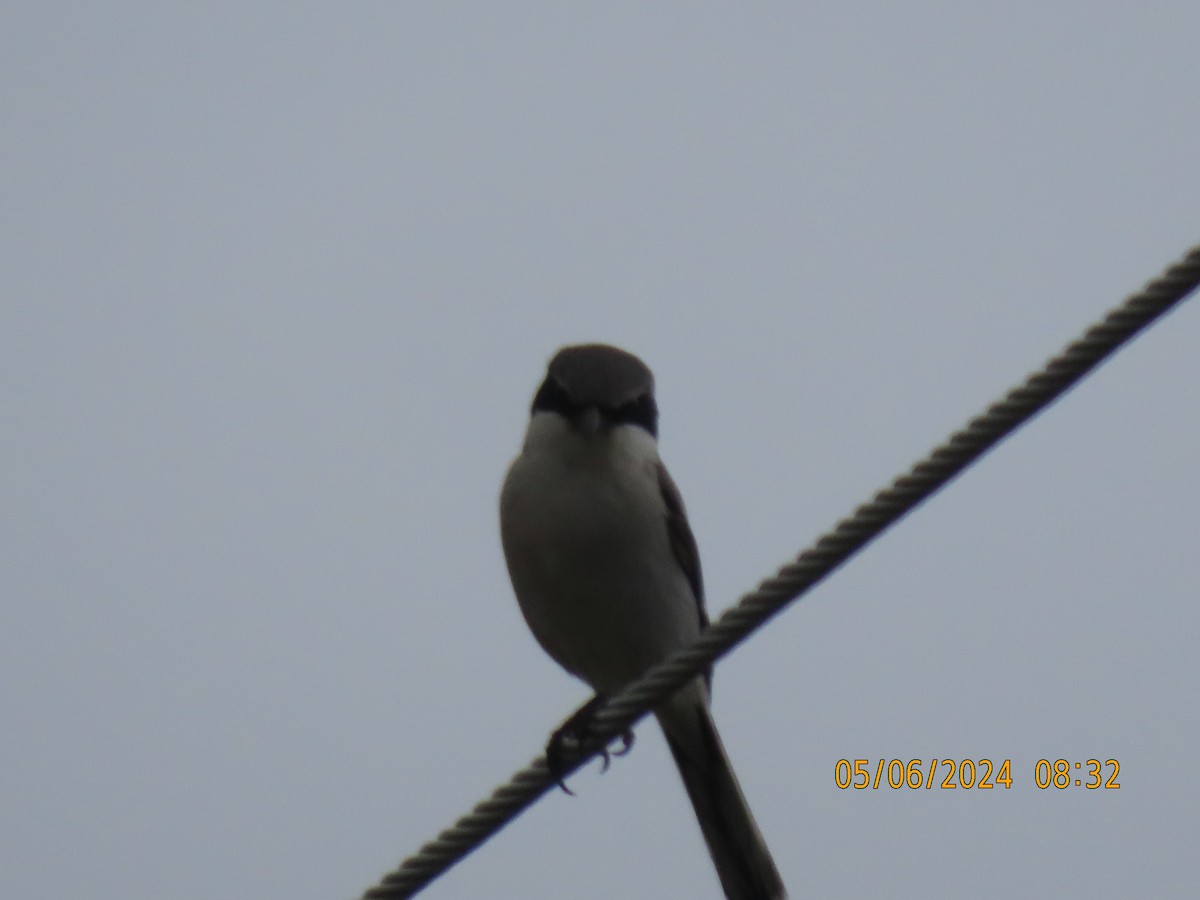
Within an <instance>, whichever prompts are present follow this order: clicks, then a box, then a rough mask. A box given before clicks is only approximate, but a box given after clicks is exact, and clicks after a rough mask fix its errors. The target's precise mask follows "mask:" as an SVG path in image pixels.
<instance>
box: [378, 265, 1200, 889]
mask: <svg viewBox="0 0 1200 900" xmlns="http://www.w3.org/2000/svg"><path fill="white" fill-rule="evenodd" d="M1198 284H1200V246H1197V247H1193V248H1192V249H1191V250H1190V251H1188V253H1187V254H1186V255H1185V256H1184V257H1183V258H1182V259H1181V260H1180V261H1179V262H1177V263H1176V264H1175V265H1173V266H1171V267H1170V268H1169V269H1168V270H1167V271H1166V272H1164V273H1163V274H1162V276H1160V277H1159V278H1158V279H1156V280H1155V281H1152V282H1151V283H1150V284H1148V285H1147V286H1146V287H1145V288H1144V289H1143V290H1142V291H1140V292H1139V293H1137V294H1134V295H1133V296H1131V297H1129V298H1128V299H1127V300H1126V301H1125V302H1124V303H1123V304H1122V305H1121V306H1119V307H1118V308H1116V309H1114V310H1113V311H1112V312H1110V313H1109V314H1108V315H1107V316H1105V317H1104V319H1103V320H1102V321H1101V322H1099V323H1098V324H1096V325H1094V326H1092V327H1091V328H1089V329H1088V330H1087V331H1086V332H1084V334H1083V336H1082V337H1080V338H1079V339H1078V340H1076V341H1074V342H1073V343H1071V344H1070V345H1068V346H1067V348H1066V349H1065V350H1063V352H1062V353H1060V354H1059V355H1058V356H1056V357H1054V358H1053V359H1051V360H1050V361H1049V362H1048V363H1046V365H1045V366H1044V367H1043V368H1042V369H1041V370H1040V371H1038V372H1036V373H1034V374H1033V375H1030V376H1029V377H1028V378H1027V379H1026V380H1025V382H1024V383H1023V384H1021V385H1020V386H1018V387H1016V388H1013V389H1012V390H1011V391H1009V392H1008V394H1007V395H1006V396H1005V397H1004V398H1003V399H1002V400H999V401H997V402H996V403H993V404H992V405H991V406H989V407H988V408H987V410H986V411H985V412H984V413H982V414H981V415H979V416H977V417H975V418H974V419H972V420H971V421H970V422H968V423H967V425H966V426H965V427H964V428H962V429H961V430H959V431H957V432H955V433H954V434H953V435H951V436H950V438H949V439H948V440H947V441H946V442H945V443H943V444H941V445H940V446H938V447H936V448H935V449H934V450H933V451H932V452H931V453H930V454H929V455H928V456H926V457H925V458H924V459H923V460H921V461H920V462H918V463H917V464H916V465H914V466H913V467H912V468H911V469H910V470H909V471H908V472H907V473H905V474H904V475H901V476H900V477H899V478H897V479H896V480H895V481H893V482H892V484H891V485H890V486H889V487H887V488H885V489H883V490H881V491H879V493H877V494H876V495H875V496H874V497H873V498H872V499H871V500H870V501H868V502H867V503H864V504H863V505H861V506H859V507H858V509H856V510H855V511H854V512H853V513H852V514H851V515H850V516H848V517H847V518H845V519H843V520H842V521H840V522H838V523H837V525H836V526H834V528H833V530H832V531H829V532H827V533H826V534H824V535H822V536H821V537H820V538H819V539H818V540H817V542H816V544H814V545H813V546H812V547H810V548H809V549H807V550H805V551H804V552H802V553H801V554H800V555H799V556H798V557H796V559H795V560H793V561H792V562H790V563H787V564H786V565H785V566H783V568H781V569H780V570H779V571H778V572H777V573H776V574H775V575H774V576H772V577H770V578H768V579H766V580H765V581H763V582H762V583H761V584H760V585H759V586H758V588H757V589H756V590H754V591H752V592H751V593H749V594H747V595H745V596H744V597H743V598H742V599H741V601H740V602H739V603H738V604H737V605H736V606H734V607H732V608H731V609H729V610H728V611H727V612H726V613H725V614H724V615H722V616H721V618H720V619H718V620H717V621H716V622H714V623H713V624H712V625H711V626H710V627H709V628H708V629H707V630H705V631H704V633H703V634H702V635H701V636H700V638H699V640H697V641H696V642H695V643H693V644H691V645H690V646H689V647H686V648H685V649H683V650H681V651H679V652H678V653H675V654H674V655H672V656H671V657H670V658H669V659H667V660H666V661H664V662H662V663H660V664H659V665H656V666H654V667H653V668H652V669H650V670H649V671H648V672H647V673H646V674H645V675H644V676H643V677H641V678H639V679H638V680H637V681H635V682H633V683H632V684H630V685H628V686H627V687H626V688H625V689H624V690H622V691H621V692H620V693H619V694H616V695H614V696H613V697H612V698H611V699H610V700H609V701H608V702H607V703H605V704H604V705H603V706H602V707H601V708H599V709H598V710H597V711H596V715H595V718H594V719H593V720H592V732H593V734H594V739H593V740H591V741H588V742H587V743H586V744H585V745H584V746H583V747H581V748H579V753H578V755H577V756H575V757H573V758H571V759H569V760H567V761H566V764H565V766H564V769H565V771H564V773H563V774H564V776H565V775H569V774H570V773H571V772H574V771H575V770H576V769H577V768H579V767H580V766H581V765H583V763H585V762H586V761H587V760H589V759H590V758H591V757H592V756H594V755H596V754H597V753H599V752H601V751H602V750H603V748H604V747H605V746H606V745H607V744H608V743H609V742H610V741H612V740H613V738H615V737H617V736H618V735H620V734H622V733H623V732H625V731H626V730H627V729H628V728H629V727H631V726H632V725H633V724H634V723H635V722H637V721H638V720H639V719H641V718H643V717H644V716H645V715H646V714H647V712H648V710H650V709H652V708H653V707H654V706H656V705H657V704H658V703H659V701H661V700H663V699H664V698H666V697H668V696H669V695H671V694H672V693H674V692H675V690H676V689H678V688H679V687H680V686H682V685H683V684H684V683H686V682H687V681H690V680H691V679H692V678H694V677H695V676H696V675H697V673H699V672H700V671H702V670H703V669H705V668H707V667H708V666H710V665H712V663H713V662H715V661H716V660H717V659H719V658H720V657H722V656H724V655H725V654H726V653H728V652H729V651H730V650H732V649H733V647H735V646H737V644H739V643H741V642H742V641H743V640H745V638H746V637H747V636H748V635H749V634H750V633H751V632H752V631H754V630H756V629H757V628H759V627H760V626H762V625H763V624H764V623H765V622H766V621H767V620H768V619H770V618H772V617H773V616H775V615H776V614H777V613H779V612H780V611H781V610H782V609H783V607H785V606H786V605H788V604H789V603H791V602H793V601H794V600H796V599H798V598H799V597H800V596H801V595H802V594H803V593H805V592H806V591H807V590H808V589H809V588H811V587H812V586H813V585H815V584H817V583H818V582H819V581H821V580H822V579H824V578H825V577H826V576H827V575H829V574H830V573H831V572H833V571H834V570H835V569H836V568H838V566H840V565H841V564H842V563H844V562H845V561H846V560H847V559H849V558H850V557H851V556H852V555H854V554H855V553H857V552H858V551H859V550H861V549H862V548H863V547H865V546H866V545H867V544H868V543H870V542H871V541H872V540H874V539H875V538H876V537H878V536H879V535H880V534H881V533H882V532H883V531H884V530H885V529H886V528H888V527H889V526H890V525H892V524H894V523H895V522H896V521H898V520H899V519H900V518H901V517H903V516H904V515H906V514H907V513H908V512H910V511H911V510H912V509H914V508H915V507H916V506H918V505H919V504H920V503H922V502H923V501H924V500H925V499H927V498H928V497H929V496H930V495H932V494H933V493H934V492H935V491H937V490H938V489H939V488H941V487H942V486H943V485H945V484H946V483H947V482H949V481H950V480H951V479H952V478H954V477H955V476H956V475H958V474H959V473H960V472H962V471H963V470H964V469H965V468H966V467H967V466H969V465H970V464H971V463H973V462H974V461H975V460H976V459H978V458H979V457H980V456H982V455H983V454H984V453H986V452H987V451H988V450H990V449H991V448H992V447H994V446H996V444H998V443H999V442H1000V441H1001V440H1003V439H1004V438H1005V437H1007V436H1008V435H1009V434H1011V433H1012V432H1013V431H1015V430H1016V429H1017V428H1018V427H1020V426H1021V425H1023V424H1024V423H1025V422H1027V421H1028V420H1029V419H1031V418H1033V416H1034V415H1036V414H1037V413H1039V412H1040V411H1041V410H1043V409H1045V408H1046V407H1047V406H1049V405H1050V404H1051V403H1052V402H1053V401H1054V400H1056V399H1057V398H1058V397H1059V396H1061V395H1062V394H1063V393H1065V392H1066V391H1067V390H1068V389H1069V388H1071V387H1072V386H1073V385H1074V384H1075V383H1076V382H1078V381H1079V380H1080V379H1082V378H1083V377H1084V376H1085V375H1086V374H1088V372H1090V371H1091V370H1092V369H1093V368H1095V367H1096V366H1097V365H1098V364H1099V363H1100V362H1102V361H1103V360H1104V359H1105V358H1106V357H1107V356H1109V355H1110V354H1112V353H1113V352H1114V351H1115V350H1117V349H1118V348H1119V347H1120V346H1121V345H1122V344H1124V343H1126V342H1127V341H1129V340H1130V339H1131V338H1132V337H1133V336H1134V335H1136V334H1137V333H1138V332H1139V331H1141V330H1142V329H1143V328H1145V327H1146V326H1148V325H1149V324H1150V323H1151V322H1153V321H1154V320H1155V319H1157V318H1158V317H1159V316H1161V315H1163V314H1164V313H1166V312H1167V311H1168V310H1169V309H1171V308H1172V307H1173V306H1175V305H1176V304H1177V303H1179V302H1180V301H1181V300H1183V299H1184V298H1185V297H1186V296H1187V295H1188V294H1189V293H1191V292H1192V291H1193V290H1194V289H1195V288H1196V287H1197V285H1198ZM554 784H555V780H554V778H553V776H552V775H551V774H550V771H549V769H548V768H547V766H546V760H545V757H538V758H537V759H535V760H534V761H533V762H532V763H530V764H529V766H527V767H526V768H524V769H522V770H521V771H519V772H517V773H516V774H515V775H513V777H512V779H511V780H510V781H509V782H508V783H507V784H505V785H503V786H501V787H499V788H497V789H496V790H495V791H494V792H493V793H492V796H491V797H489V798H488V799H487V800H484V801H482V802H481V803H479V804H478V805H477V806H476V807H475V808H474V809H473V810H472V811H471V812H470V813H468V814H467V815H465V816H463V817H462V818H461V819H459V820H458V821H457V822H455V823H454V825H453V826H451V827H450V828H448V829H446V830H445V831H443V832H442V833H441V834H440V835H438V836H437V838H435V839H434V840H433V841H430V842H429V843H428V844H426V845H425V846H423V847H422V848H421V849H420V850H419V851H417V853H416V854H414V855H413V856H411V857H409V858H408V859H406V860H404V862H403V863H402V864H401V865H400V867H399V868H398V869H396V870H395V871H394V872H391V873H390V874H388V875H386V876H385V877H384V878H383V879H382V880H381V881H380V883H379V884H378V885H376V886H375V887H373V888H371V889H370V890H368V891H367V892H366V893H365V894H363V900H398V898H404V897H411V896H412V895H413V894H415V893H417V892H418V891H420V890H422V889H423V888H425V887H426V886H427V885H428V884H429V883H430V882H431V881H433V880H434V879H435V878H437V877H438V876H439V875H441V874H442V873H443V872H445V871H446V870H447V869H449V868H450V867H451V866H453V865H454V864H455V863H457V862H458V861H459V860H460V859H462V858H463V857H464V856H466V855H467V854H468V853H470V852H471V851H472V850H474V849H475V848H476V847H478V846H480V845H481V844H482V843H483V842H484V841H485V840H487V839H488V838H490V837H491V836H492V835H493V834H495V833H496V832H497V831H499V830H500V828H502V827H503V826H504V825H506V824H507V823H508V822H509V821H510V820H511V819H513V818H515V817H516V816H517V815H518V814H519V813H521V812H522V811H523V810H524V809H525V808H526V807H528V806H530V805H531V804H532V803H533V802H534V801H536V800H537V799H538V798H539V797H540V796H541V795H542V794H544V793H546V791H547V790H549V789H550V788H551V787H552V786H554Z"/></svg>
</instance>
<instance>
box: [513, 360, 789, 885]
mask: <svg viewBox="0 0 1200 900" xmlns="http://www.w3.org/2000/svg"><path fill="white" fill-rule="evenodd" d="M657 435H658V408H657V406H656V404H655V402H654V376H653V375H652V374H651V373H650V369H649V368H647V366H646V364H645V363H643V362H642V361H641V360H640V359H638V358H637V357H636V356H634V355H633V354H631V353H626V352H625V351H624V350H619V349H617V348H616V347H609V346H607V345H604V344H584V345H580V346H574V347H565V348H563V349H562V350H560V351H559V352H558V353H557V354H556V355H555V356H554V358H553V359H552V360H550V366H549V369H548V371H547V373H546V380H545V381H543V382H542V386H541V387H540V388H539V389H538V392H537V394H536V395H535V396H534V398H533V408H532V414H531V417H530V420H529V428H528V430H527V431H526V433H525V445H524V447H523V449H522V450H521V454H520V455H519V456H518V457H517V458H516V459H515V460H514V461H513V464H512V466H511V468H510V469H509V471H508V477H507V478H506V479H505V481H504V489H503V491H502V492H501V495H500V536H501V541H502V542H503V544H504V558H505V560H506V561H507V563H508V573H509V577H510V578H511V579H512V583H513V589H514V591H515V592H516V595H517V600H518V602H519V603H520V605H521V612H522V613H523V614H524V616H525V621H526V622H528V624H529V627H530V629H531V630H532V631H533V634H534V637H536V638H537V640H538V643H540V644H541V645H542V647H543V648H544V649H545V650H546V652H547V653H549V654H550V655H551V656H552V657H553V658H554V659H555V660H556V661H557V662H558V663H559V664H560V665H561V666H563V668H565V669H566V670H567V671H568V672H570V673H571V674H573V675H576V676H578V677H579V678H582V679H583V680H584V681H586V682H587V683H588V684H589V685H591V687H592V688H593V689H594V690H595V691H596V694H597V696H598V697H603V696H605V695H608V694H612V693H613V692H615V691H617V690H619V689H620V688H621V687H623V686H624V685H625V684H626V683H628V682H629V681H631V680H632V679H634V678H636V677H637V676H639V675H641V674H642V673H643V672H645V671H646V669H648V668H649V667H650V666H652V665H653V664H654V663H657V662H660V661H661V660H663V659H665V658H666V657H667V656H668V655H670V654H671V653H672V652H674V651H675V650H678V649H679V648H681V647H683V646H684V645H686V644H689V643H691V642H692V641H693V640H695V638H696V637H697V636H698V635H699V634H700V632H701V630H702V629H704V628H705V627H706V626H707V625H708V617H707V616H706V615H705V612H704V601H703V591H702V587H701V580H700V557H699V554H698V553H697V550H696V540H695V538H694V537H693V536H692V531H691V528H690V527H689V526H688V522H687V517H686V516H685V514H684V511H683V500H682V498H681V497H680V495H679V490H678V489H677V488H676V487H675V483H674V482H673V481H672V480H671V476H670V475H669V474H667V469H666V467H665V466H664V465H663V464H662V461H661V460H660V459H659V458H658V445H657V441H656V438H657ZM708 702H709V684H708V678H707V677H706V676H700V677H697V678H696V679H695V680H694V681H692V682H691V683H689V684H687V685H686V686H684V687H683V688H681V689H680V690H679V692H678V693H676V694H675V695H674V696H672V697H671V698H670V699H669V700H667V701H665V702H664V703H663V705H662V706H661V707H659V708H658V709H657V710H655V715H656V716H657V718H658V721H659V724H660V725H661V726H662V729H663V733H664V734H665V735H666V738H667V745H668V746H669V747H670V749H671V754H672V756H674V758H675V763H676V764H677V765H678V766H679V773H680V775H682V776H683V783H684V786H685V787H686V788H687V793H688V797H690V798H691V801H692V806H693V807H694V808H695V810H696V817H697V819H698V820H699V822H700V830H701V831H702V832H703V833H704V840H705V842H706V843H707V844H708V850H709V853H710V854H711V855H712V859H713V863H714V864H715V865H716V869H717V875H718V876H719V877H720V879H721V885H722V887H723V888H724V890H725V896H726V897H729V898H731V900H774V898H783V897H785V896H786V893H785V890H784V887H783V882H782V880H781V879H780V877H779V872H778V871H777V870H776V868H775V863H774V862H773V861H772V859H771V854H770V852H769V851H768V850H767V846H766V844H765V843H764V841H763V839H762V835H761V834H760V833H759V830H758V826H757V825H756V824H755V822H754V817H753V816H752V815H751V813H750V808H749V807H748V806H747V805H746V799H745V797H743V796H742V791H741V788H740V787H739V786H738V782H737V778H736V777H735V776H734V774H733V769H732V767H731V766H730V763H729V758H728V757H727V756H726V755H725V749H724V747H723V746H722V744H721V738H720V736H719V735H718V734H717V728H716V725H715V724H714V722H713V720H712V715H711V713H710V712H709V708H708ZM586 709H587V707H585V710H586ZM582 712H584V711H581V713H582ZM572 721H574V720H572ZM560 734H561V733H560ZM556 737H557V736H556ZM627 740H628V739H627ZM551 745H552V746H553V745H554V741H553V740H552V742H551Z"/></svg>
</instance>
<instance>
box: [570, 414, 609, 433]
mask: <svg viewBox="0 0 1200 900" xmlns="http://www.w3.org/2000/svg"><path fill="white" fill-rule="evenodd" d="M571 421H572V423H573V424H574V425H575V430H576V431H578V432H579V433H580V434H582V435H583V436H584V437H586V438H594V437H595V436H596V435H597V434H599V433H600V429H601V428H602V427H603V426H604V417H603V416H601V415H600V410H598V409H597V408H596V407H594V406H589V407H588V408H587V409H583V410H580V411H579V412H578V413H576V414H575V415H574V416H573V417H572V420H571Z"/></svg>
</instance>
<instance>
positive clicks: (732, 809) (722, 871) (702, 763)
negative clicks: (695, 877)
mask: <svg viewBox="0 0 1200 900" xmlns="http://www.w3.org/2000/svg"><path fill="white" fill-rule="evenodd" d="M690 693H692V692H690V691H688V689H687V688H685V689H684V690H683V691H681V692H680V695H676V696H675V697H674V698H672V700H673V702H669V703H668V705H667V706H666V708H663V709H661V710H660V711H659V717H658V718H659V723H660V724H661V725H662V728H663V733H664V734H665V735H666V737H667V746H668V747H670V749H671V755H672V756H673V757H675V764H676V765H677V766H678V767H679V774H680V775H681V776H682V777H683V784H684V787H686V788H687V793H688V797H689V798H691V801H692V806H693V808H694V809H695V810H696V818H697V820H699V822H700V830H701V831H702V832H703V833H704V841H705V843H707V844H708V852H709V854H710V855H711V856H712V860H713V864H714V865H715V866H716V868H717V876H718V877H719V878H720V879H721V887H723V888H724V889H725V896H726V897H728V898H729V900H786V897H787V891H786V890H785V889H784V886H783V880H782V879H781V878H780V877H779V870H778V869H776V868H775V862H774V860H772V859H771V852H770V851H769V850H768V849H767V845H766V842H765V841H763V838H762V834H761V833H759V830H758V825H756V824H755V822H754V816H753V815H752V814H751V812H750V807H749V806H748V805H747V803H746V798H745V797H744V796H743V795H742V789H741V787H740V786H739V785H738V781H737V776H736V775H734V774H733V767H732V766H731V765H730V763H729V757H728V756H726V754H725V747H724V745H723V744H722V743H721V736H720V735H719V734H718V733H717V726H716V723H715V722H713V719H712V714H711V713H710V712H709V709H708V704H707V702H705V699H706V698H705V699H700V700H699V701H696V700H693V699H692V698H688V702H687V703H686V704H685V703H683V702H682V701H683V699H684V697H685V696H687V695H688V694H690ZM705 693H707V692H705ZM681 695H682V696H681ZM693 696H694V695H693Z"/></svg>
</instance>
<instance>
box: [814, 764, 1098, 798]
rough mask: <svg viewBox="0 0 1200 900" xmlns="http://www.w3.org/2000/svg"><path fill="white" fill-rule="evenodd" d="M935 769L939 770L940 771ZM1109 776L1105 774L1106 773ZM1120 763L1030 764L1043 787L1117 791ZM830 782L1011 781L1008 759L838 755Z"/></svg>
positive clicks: (974, 786) (979, 784)
mask: <svg viewBox="0 0 1200 900" xmlns="http://www.w3.org/2000/svg"><path fill="white" fill-rule="evenodd" d="M939 769H940V770H941V771H939ZM1106 772H1107V773H1108V774H1107V777H1106V776H1105V773H1106ZM1120 773H1121V764H1120V763H1119V762H1118V761H1117V760H1115V759H1106V760H1104V761H1103V762H1101V761H1100V760H1098V759H1089V760H1084V761H1080V762H1072V761H1071V760H1067V759H1055V760H1050V759H1039V760H1038V761H1037V763H1035V764H1034V767H1033V783H1034V785H1035V786H1037V787H1038V788H1039V789H1041V790H1046V789H1047V788H1057V789H1058V790H1065V789H1066V788H1070V787H1077V788H1086V789H1087V790H1090V791H1094V790H1097V789H1101V788H1102V789H1105V790H1116V789H1119V788H1120V787H1121V785H1120V783H1119V782H1118V781H1117V776H1118V775H1119V774H1120ZM833 783H834V784H835V785H836V786H837V787H838V788H840V789H842V790H847V789H849V788H853V789H854V790H858V791H863V790H867V789H868V788H870V789H871V790H879V789H880V788H891V789H892V790H901V789H903V788H908V789H910V790H931V789H933V788H935V787H936V788H939V789H941V790H978V791H990V790H995V789H996V788H1003V789H1004V790H1010V789H1011V788H1012V786H1013V775H1012V760H1011V759H1003V760H999V761H998V762H997V761H993V760H991V759H932V760H930V761H929V762H928V763H926V762H925V760H921V759H909V760H903V759H878V760H876V761H875V764H874V765H872V764H871V761H870V760H868V759H854V760H850V759H839V760H838V761H837V762H836V763H835V764H834V766H833Z"/></svg>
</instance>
